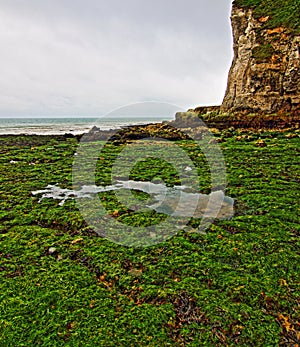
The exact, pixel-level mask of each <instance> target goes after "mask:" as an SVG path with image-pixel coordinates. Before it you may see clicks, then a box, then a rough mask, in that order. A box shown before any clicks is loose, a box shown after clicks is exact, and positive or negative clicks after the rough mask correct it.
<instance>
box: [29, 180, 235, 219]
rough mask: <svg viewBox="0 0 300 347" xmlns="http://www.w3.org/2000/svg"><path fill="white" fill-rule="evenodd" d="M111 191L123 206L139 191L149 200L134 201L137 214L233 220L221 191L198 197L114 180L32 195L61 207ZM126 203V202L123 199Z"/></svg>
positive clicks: (178, 188)
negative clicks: (72, 201)
mask: <svg viewBox="0 0 300 347" xmlns="http://www.w3.org/2000/svg"><path fill="white" fill-rule="evenodd" d="M109 191H115V192H116V195H117V196H118V198H119V199H121V201H122V203H123V204H124V205H126V197H127V198H128V197H129V196H130V198H131V199H130V201H131V203H132V198H133V197H134V195H132V193H131V192H132V191H137V192H138V191H140V192H144V193H147V194H149V199H146V201H142V200H140V199H138V198H136V201H137V205H138V206H139V208H138V210H141V209H142V208H148V209H152V210H154V211H156V212H159V213H163V214H166V215H172V216H183V217H194V218H202V217H203V216H205V217H206V218H210V217H212V218H214V217H216V218H218V219H228V218H230V217H232V216H233V213H234V210H233V205H234V199H232V198H230V197H228V196H225V195H224V192H223V191H215V192H211V193H210V194H201V193H198V192H195V191H192V190H191V189H190V188H189V187H187V186H174V187H167V186H166V185H165V184H163V183H154V182H142V181H133V180H124V181H122V180H117V181H116V183H115V184H112V185H108V186H95V185H89V186H87V185H85V186H82V187H81V189H79V190H71V189H63V188H60V187H59V186H58V185H48V186H47V187H46V188H45V189H43V190H36V191H33V192H32V194H33V195H41V194H42V196H41V197H40V199H39V202H40V201H41V200H42V199H45V198H52V199H56V200H60V202H59V205H60V206H62V205H63V204H64V203H65V202H66V200H68V199H80V198H91V197H92V196H94V195H95V194H97V193H101V192H109ZM127 201H128V199H127Z"/></svg>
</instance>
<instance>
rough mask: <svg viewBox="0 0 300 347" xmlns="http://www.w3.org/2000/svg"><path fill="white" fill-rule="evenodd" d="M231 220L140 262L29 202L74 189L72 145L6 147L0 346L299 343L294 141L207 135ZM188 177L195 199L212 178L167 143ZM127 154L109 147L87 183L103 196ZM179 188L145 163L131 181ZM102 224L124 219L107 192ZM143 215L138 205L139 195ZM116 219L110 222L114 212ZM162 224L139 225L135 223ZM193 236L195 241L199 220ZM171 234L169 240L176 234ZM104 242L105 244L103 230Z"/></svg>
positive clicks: (269, 135)
mask: <svg viewBox="0 0 300 347" xmlns="http://www.w3.org/2000/svg"><path fill="white" fill-rule="evenodd" d="M216 139H217V140H218V141H219V140H220V143H219V144H220V147H221V149H222V152H223V155H224V159H225V163H226V172H227V188H226V195H228V196H231V197H233V198H234V199H235V215H234V216H233V218H231V219H229V220H216V221H215V222H214V223H213V224H212V225H211V226H210V227H209V228H208V229H207V230H206V233H201V234H200V233H197V232H193V233H189V232H185V231H180V230H179V231H176V235H175V236H173V237H172V238H170V239H169V240H167V241H164V242H162V243H159V244H157V245H155V246H151V247H147V248H139V249H137V248H131V247H124V246H120V245H118V244H115V243H112V242H110V241H108V240H107V239H105V237H101V236H99V235H98V234H96V233H95V232H94V231H93V230H92V229H91V228H90V227H89V225H87V223H86V222H85V220H84V219H83V218H82V216H81V214H80V212H79V210H78V209H77V206H76V203H75V201H74V200H67V201H66V202H65V203H64V204H63V205H62V206H60V205H59V201H56V200H53V199H43V200H41V201H39V197H38V196H34V195H32V191H35V190H40V189H44V188H45V187H47V185H58V186H59V187H61V188H64V189H72V165H73V160H74V155H75V153H76V150H77V148H78V142H77V139H76V138H70V139H65V138H63V137H43V136H39V137H35V136H20V137H13V136H2V137H0V143H1V149H0V151H1V159H0V170H1V176H0V177H1V178H0V180H1V181H0V183H1V188H0V189H1V190H0V195H1V213H0V218H1V223H0V277H1V279H0V345H1V346H31V345H41V346H124V347H125V346H126V347H127V346H136V345H139V346H236V345H241V346H252V345H255V346H274V347H275V346H278V345H284V343H285V344H287V343H289V344H290V345H292V344H295V343H297V339H298V340H299V317H298V316H297V311H298V307H299V302H300V295H299V293H300V290H299V272H300V271H299V270H300V268H299V263H300V257H299V246H300V243H299V235H300V229H299V205H298V202H299V181H300V177H299V160H298V157H299V144H300V139H299V131H298V130H295V129H290V130H288V131H279V130H277V131H275V130H274V131H272V130H257V131H255V130H252V131H250V130H248V131H247V130H235V129H231V130H230V131H228V130H223V131H218V132H216ZM176 143H177V145H178V146H180V147H181V148H183V149H184V150H185V151H186V153H188V155H189V156H190V158H191V159H192V160H193V162H194V163H195V166H196V167H197V170H198V180H199V182H198V184H199V187H200V191H201V192H203V193H209V191H210V188H211V182H210V172H209V170H208V168H207V165H206V161H205V158H204V156H203V153H201V151H200V150H199V149H198V147H197V146H195V145H194V144H193V142H192V141H189V140H182V141H177V142H176ZM125 146H126V144H124V143H123V144H119V145H115V144H113V143H108V144H106V146H105V147H104V149H103V153H101V155H100V157H99V158H100V159H99V160H98V162H97V170H96V181H97V182H98V183H99V184H109V183H110V179H111V167H112V166H113V162H114V160H115V158H116V157H117V155H118V153H120V152H121V150H122V148H124V147H125ZM157 177H158V178H159V179H163V180H164V181H165V182H166V183H167V184H168V186H174V185H176V184H178V180H179V177H178V175H177V174H176V172H175V171H174V168H172V167H171V166H170V165H169V164H168V163H164V162H163V161H162V160H157V161H156V160H155V159H153V158H148V159H147V160H145V161H141V162H140V163H138V164H137V165H135V166H134V167H133V169H132V172H131V177H130V179H135V180H140V181H148V180H153V179H154V180H155V178H157ZM100 197H101V199H103V201H104V202H105V204H106V206H107V209H108V211H109V212H110V213H112V214H113V213H115V217H116V218H119V219H120V220H124V221H125V222H126V221H129V222H130V218H131V217H132V216H131V215H130V214H128V212H127V211H125V210H123V209H122V208H123V206H122V205H121V204H120V203H119V202H118V200H117V198H116V196H115V195H114V194H113V193H112V192H107V193H101V195H100ZM137 197H138V199H140V200H141V201H145V200H147V199H148V195H147V194H142V193H135V196H134V198H137ZM116 211H117V212H116ZM149 218H150V221H153V222H157V223H159V222H160V218H162V216H161V215H158V214H153V215H144V214H143V213H139V214H138V213H136V214H135V215H134V220H135V223H137V224H143V223H147V222H149ZM190 224H191V225H192V226H193V227H194V228H196V227H197V225H199V220H198V219H197V218H194V219H191V221H190ZM174 227H175V226H174ZM104 232H105V230H104Z"/></svg>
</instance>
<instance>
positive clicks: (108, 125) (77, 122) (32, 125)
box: [0, 116, 171, 135]
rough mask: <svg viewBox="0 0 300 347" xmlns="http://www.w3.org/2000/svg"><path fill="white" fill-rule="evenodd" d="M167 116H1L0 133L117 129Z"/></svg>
mask: <svg viewBox="0 0 300 347" xmlns="http://www.w3.org/2000/svg"><path fill="white" fill-rule="evenodd" d="M170 119H171V118H168V117H163V116H161V117H159V116H157V117H151V118H150V117H132V118H124V117H123V118H116V117H113V118H111V119H109V118H103V119H101V118H86V117H85V118H79V117H78V118H75V117H74V118H71V117H69V118H58V117H56V118H44V117H41V118H37V117H36V118H1V117H0V135H19V134H26V135H33V134H36V135H63V134H66V133H69V134H73V135H77V134H83V133H86V132H88V131H89V130H90V129H91V128H92V127H93V126H95V125H96V126H97V127H98V128H100V129H101V130H109V129H119V128H121V127H123V126H127V125H135V124H147V123H156V122H162V121H163V120H170Z"/></svg>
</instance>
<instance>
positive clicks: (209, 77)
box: [0, 0, 232, 117]
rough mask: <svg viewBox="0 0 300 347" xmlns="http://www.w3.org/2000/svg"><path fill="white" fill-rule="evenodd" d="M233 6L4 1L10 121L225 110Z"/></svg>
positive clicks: (1, 89)
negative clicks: (146, 104) (160, 109)
mask: <svg viewBox="0 0 300 347" xmlns="http://www.w3.org/2000/svg"><path fill="white" fill-rule="evenodd" d="M230 7H231V1H230V0H225V1H224V0H222V1H220V0H151V1H148V0H147V1H146V0H123V1H121V0H105V1H104V0H51V1H42V0H23V1H22V0H0V116H2V117H5V116H10V117H13V116H100V115H101V114H103V113H106V112H109V111H110V110H111V109H114V108H117V107H120V106H122V105H124V104H130V103H134V102H143V101H158V102H166V103H171V104H176V105H179V106H181V107H183V108H184V109H188V108H191V107H196V106H199V105H214V104H219V103H221V101H222V99H223V96H224V93H225V88H226V80H227V74H228V70H229V67H230V64H231V60H232V37H231V27H230V20H229V17H230Z"/></svg>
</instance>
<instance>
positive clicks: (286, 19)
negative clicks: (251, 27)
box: [234, 0, 300, 34]
mask: <svg viewBox="0 0 300 347" xmlns="http://www.w3.org/2000/svg"><path fill="white" fill-rule="evenodd" d="M234 4H235V5H236V6H239V7H248V8H252V9H253V11H254V16H255V17H257V18H259V17H263V16H270V20H269V21H268V22H266V24H265V25H266V26H267V27H273V28H274V27H277V26H285V27H288V28H290V29H292V31H293V32H294V33H295V34H300V1H299V0H235V1H234Z"/></svg>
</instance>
